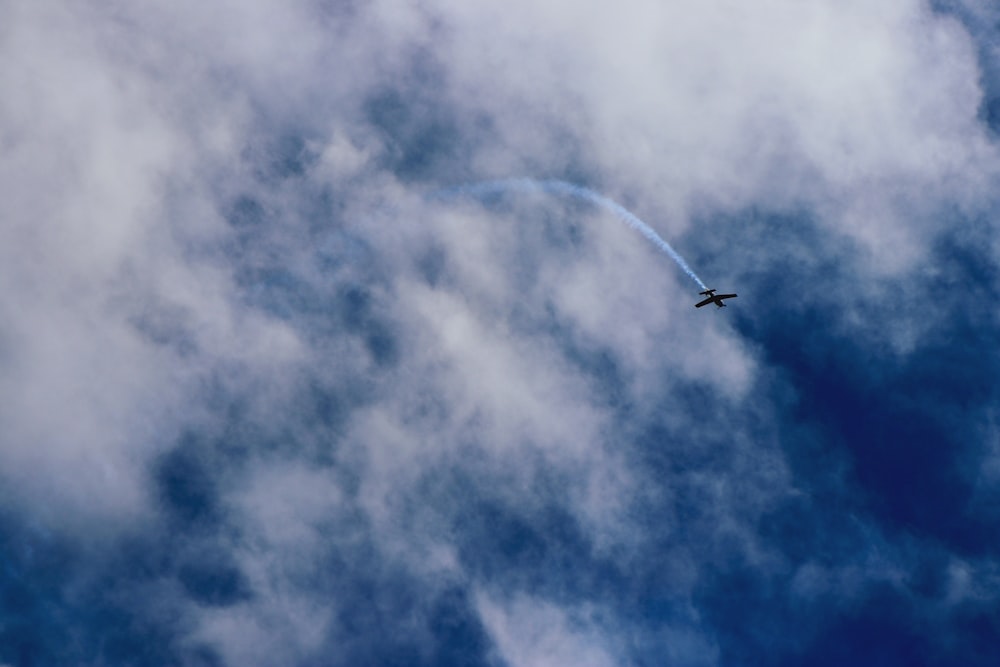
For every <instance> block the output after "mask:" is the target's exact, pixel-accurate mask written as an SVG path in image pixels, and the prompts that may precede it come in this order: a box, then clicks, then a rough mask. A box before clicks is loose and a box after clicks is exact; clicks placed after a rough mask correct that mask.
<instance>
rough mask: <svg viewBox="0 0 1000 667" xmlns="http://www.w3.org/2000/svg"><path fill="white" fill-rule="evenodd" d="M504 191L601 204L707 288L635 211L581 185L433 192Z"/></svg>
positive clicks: (520, 184)
mask: <svg viewBox="0 0 1000 667" xmlns="http://www.w3.org/2000/svg"><path fill="white" fill-rule="evenodd" d="M503 192H545V193H549V194H556V195H567V196H570V197H575V198H577V199H582V200H584V201H586V202H590V203H591V204H594V205H596V206H600V207H601V208H603V209H605V210H606V211H609V212H611V213H612V214H614V215H615V217H617V218H618V219H619V220H621V221H622V222H624V223H625V224H626V225H628V226H629V227H631V228H632V229H634V230H636V231H638V232H639V233H640V234H642V235H643V236H645V237H646V239H648V240H649V241H650V242H651V243H652V244H653V245H655V246H656V247H657V248H659V249H660V250H662V251H663V252H664V253H666V254H667V255H668V256H669V257H670V258H671V259H672V260H674V262H676V263H677V266H679V267H681V269H683V270H684V273H686V274H688V276H689V277H690V278H691V280H693V281H695V282H696V283H697V284H698V286H699V287H700V288H701V289H702V290H707V289H708V288H707V287H706V286H705V283H703V282H702V281H701V278H699V277H698V276H697V274H695V272H694V271H693V270H692V269H691V267H690V266H688V263H687V262H685V261H684V258H683V257H681V256H680V255H679V254H678V253H677V251H676V250H674V249H673V247H672V246H671V245H670V244H669V243H667V242H666V241H664V240H663V238H661V237H660V235H659V234H657V233H656V232H655V231H654V230H653V228H652V227H650V226H649V225H647V224H646V223H645V222H643V221H642V220H640V219H639V218H638V217H637V216H636V215H635V214H634V213H632V212H631V211H629V210H628V209H627V208H625V207H624V206H622V205H621V204H619V203H618V202H616V201H615V200H613V199H609V198H608V197H605V196H604V195H602V194H598V193H597V192H594V191H593V190H589V189H587V188H585V187H583V186H580V185H576V184H575V183H569V182H567V181H557V180H535V179H533V178H513V179H507V180H502V181H484V182H482V183H472V184H470V185H461V186H458V187H455V188H448V189H447V190H439V191H438V192H436V193H434V195H435V196H447V195H471V196H474V197H475V196H481V195H488V194H498V193H503Z"/></svg>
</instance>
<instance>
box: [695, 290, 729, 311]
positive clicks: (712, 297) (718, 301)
mask: <svg viewBox="0 0 1000 667" xmlns="http://www.w3.org/2000/svg"><path fill="white" fill-rule="evenodd" d="M698 294H704V295H706V296H707V297H708V298H707V299H705V300H704V301H702V302H700V303H696V304H694V307H695V308H701V307H702V306H707V305H708V304H710V303H714V304H715V305H716V306H718V307H719V308H725V307H726V304H724V303H722V300H723V299H732V298H734V297H735V296H736V295H735V294H716V293H715V290H714V289H710V290H705V291H704V292H698Z"/></svg>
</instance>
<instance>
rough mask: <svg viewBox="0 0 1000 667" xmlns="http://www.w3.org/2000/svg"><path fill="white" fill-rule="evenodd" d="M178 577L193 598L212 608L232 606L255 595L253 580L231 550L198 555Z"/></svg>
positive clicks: (184, 565) (185, 565) (182, 565)
mask: <svg viewBox="0 0 1000 667" xmlns="http://www.w3.org/2000/svg"><path fill="white" fill-rule="evenodd" d="M177 578H178V580H179V581H180V582H181V585H182V586H183V587H184V591H185V592H186V593H187V594H188V595H189V596H190V597H191V598H192V599H194V600H196V601H197V602H199V603H200V604H204V605H208V606H212V607H228V606H231V605H233V604H236V603H237V602H244V601H246V600H249V599H250V598H251V597H252V595H253V592H252V590H251V589H250V583H249V581H247V578H246V577H245V576H244V575H243V573H242V572H241V571H240V569H239V568H238V567H237V566H236V564H235V563H234V562H233V560H232V555H231V554H230V553H229V552H227V551H222V550H215V551H213V552H210V553H199V554H197V557H196V558H193V559H190V560H188V561H187V562H185V563H183V564H181V566H180V567H179V568H178V570H177Z"/></svg>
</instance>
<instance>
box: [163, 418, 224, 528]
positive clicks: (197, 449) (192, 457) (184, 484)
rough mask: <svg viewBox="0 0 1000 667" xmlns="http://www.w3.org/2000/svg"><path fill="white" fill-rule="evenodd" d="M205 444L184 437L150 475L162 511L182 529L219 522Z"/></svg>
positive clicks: (215, 488) (212, 465)
mask: <svg viewBox="0 0 1000 667" xmlns="http://www.w3.org/2000/svg"><path fill="white" fill-rule="evenodd" d="M210 456H211V452H210V446H209V444H208V443H206V442H205V441H203V440H201V439H198V438H195V437H194V436H186V437H185V438H183V439H182V440H181V442H180V443H179V444H178V445H177V447H175V448H174V449H172V450H171V451H169V452H167V453H166V454H165V455H164V456H163V457H162V458H161V460H160V461H159V463H158V464H157V466H156V470H155V473H154V479H155V485H156V490H157V493H158V497H159V499H160V500H161V502H162V506H163V509H164V510H165V511H166V513H167V516H169V517H170V518H171V519H172V520H173V521H176V522H178V523H179V524H180V525H181V526H182V527H184V528H186V529H191V528H197V527H201V528H208V527H211V526H213V525H215V524H216V523H217V522H218V521H219V520H220V518H221V517H220V511H221V506H220V498H219V490H218V487H217V483H216V479H215V476H216V470H215V466H214V464H213V462H212V461H211V459H210Z"/></svg>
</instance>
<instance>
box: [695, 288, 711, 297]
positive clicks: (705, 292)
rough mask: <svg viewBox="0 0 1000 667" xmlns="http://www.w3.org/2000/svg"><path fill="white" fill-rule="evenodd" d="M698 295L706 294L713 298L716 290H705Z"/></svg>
mask: <svg viewBox="0 0 1000 667" xmlns="http://www.w3.org/2000/svg"><path fill="white" fill-rule="evenodd" d="M698 294H704V295H706V296H712V295H713V294H715V290H714V289H709V290H705V291H704V292H698Z"/></svg>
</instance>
